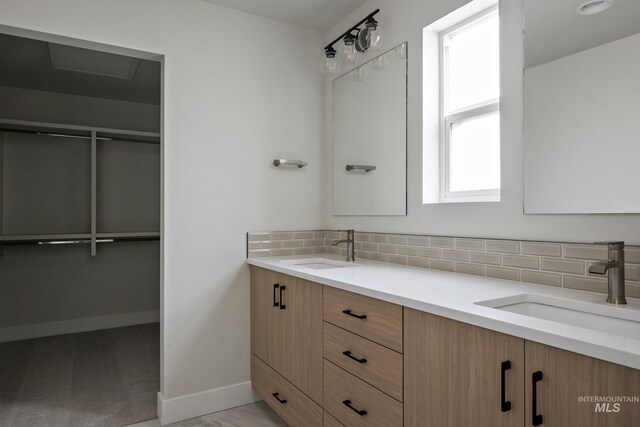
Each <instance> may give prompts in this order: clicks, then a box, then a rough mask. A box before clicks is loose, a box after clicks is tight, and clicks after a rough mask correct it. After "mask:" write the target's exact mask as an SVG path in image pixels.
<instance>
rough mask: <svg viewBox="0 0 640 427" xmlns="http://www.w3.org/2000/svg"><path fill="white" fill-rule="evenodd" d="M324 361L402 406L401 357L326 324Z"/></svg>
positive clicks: (378, 345)
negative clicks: (348, 373)
mask: <svg viewBox="0 0 640 427" xmlns="http://www.w3.org/2000/svg"><path fill="white" fill-rule="evenodd" d="M344 352H350V353H349V354H344ZM324 357H325V359H328V360H330V361H331V362H333V363H335V364H336V365H338V366H340V367H341V368H343V369H345V370H346V371H349V372H350V373H352V374H353V375H355V376H357V377H358V378H360V379H362V380H364V381H366V382H367V383H369V384H371V385H372V386H374V387H376V388H378V389H380V390H382V391H383V392H385V393H387V394H388V395H389V396H391V397H393V398H394V399H396V400H399V401H401V402H402V354H400V353H397V352H395V351H393V350H391V349H388V348H387V347H383V346H381V345H380V344H376V343H374V342H373V341H369V340H368V339H365V338H362V337H360V336H358V335H355V334H352V333H351V332H348V331H345V330H344V329H341V328H338V327H337V326H334V325H332V324H331V323H327V322H324ZM355 359H358V360H355Z"/></svg>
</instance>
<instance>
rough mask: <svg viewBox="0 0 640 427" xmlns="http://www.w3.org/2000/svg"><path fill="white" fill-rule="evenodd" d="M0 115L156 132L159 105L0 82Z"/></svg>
mask: <svg viewBox="0 0 640 427" xmlns="http://www.w3.org/2000/svg"><path fill="white" fill-rule="evenodd" d="M0 99H2V102H0V117H2V118H3V119H15V120H32V121H39V122H46V123H63V124H69V125H83V126H96V127H104V128H112V129H127V130H140V131H145V132H157V131H158V129H160V106H159V105H153V104H142V103H139V102H127V101H118V100H115V99H103V98H92V97H88V96H78V95H69V94H64V93H56V92H45V91H41V90H30V89H21V88H15V87H8V86H0Z"/></svg>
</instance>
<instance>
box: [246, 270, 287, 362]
mask: <svg viewBox="0 0 640 427" xmlns="http://www.w3.org/2000/svg"><path fill="white" fill-rule="evenodd" d="M274 279H275V278H274V274H273V273H272V272H271V271H269V270H265V269H264V268H259V267H254V266H252V267H251V352H252V353H253V354H255V355H256V356H257V357H258V358H260V359H261V360H262V361H264V362H265V363H267V364H268V365H269V366H271V367H274V363H275V362H276V359H277V354H278V346H279V342H280V338H279V333H280V328H279V325H278V321H279V316H278V314H279V310H278V305H277V298H278V289H277V288H276V289H274V284H276V283H277V282H275V281H274ZM274 368H275V367H274Z"/></svg>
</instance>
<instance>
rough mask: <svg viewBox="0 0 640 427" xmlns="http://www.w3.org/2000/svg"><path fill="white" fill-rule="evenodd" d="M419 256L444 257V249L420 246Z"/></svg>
mask: <svg viewBox="0 0 640 427" xmlns="http://www.w3.org/2000/svg"><path fill="white" fill-rule="evenodd" d="M418 256H422V257H426V258H442V249H438V248H421V247H418Z"/></svg>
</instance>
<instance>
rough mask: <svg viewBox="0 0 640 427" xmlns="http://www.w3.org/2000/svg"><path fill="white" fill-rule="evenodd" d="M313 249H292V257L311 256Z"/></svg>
mask: <svg viewBox="0 0 640 427" xmlns="http://www.w3.org/2000/svg"><path fill="white" fill-rule="evenodd" d="M313 249H314V248H293V255H313V253H314V252H313Z"/></svg>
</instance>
